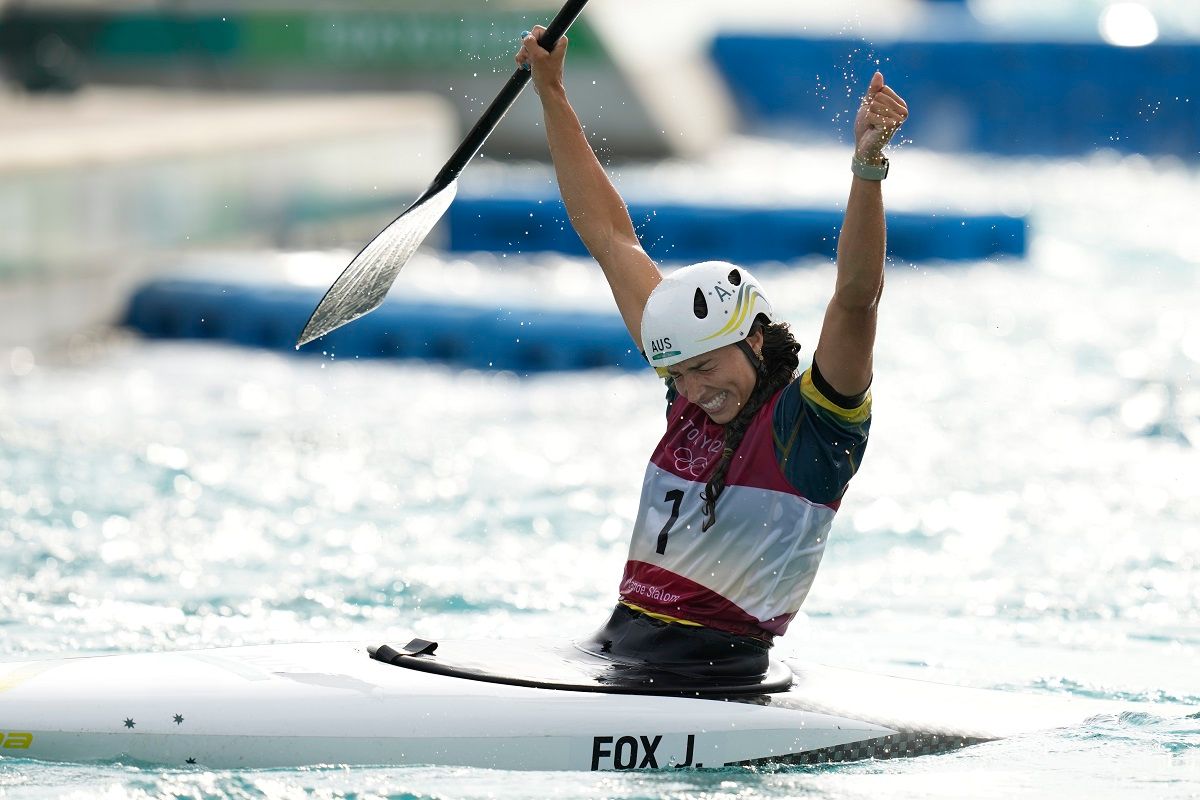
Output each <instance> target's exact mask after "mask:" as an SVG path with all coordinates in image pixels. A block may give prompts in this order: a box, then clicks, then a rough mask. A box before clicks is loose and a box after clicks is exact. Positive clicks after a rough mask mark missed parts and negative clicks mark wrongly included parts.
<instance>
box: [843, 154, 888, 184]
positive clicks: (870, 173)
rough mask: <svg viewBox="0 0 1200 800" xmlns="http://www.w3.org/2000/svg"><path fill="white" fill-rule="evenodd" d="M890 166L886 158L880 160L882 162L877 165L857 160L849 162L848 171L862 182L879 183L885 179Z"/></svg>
mask: <svg viewBox="0 0 1200 800" xmlns="http://www.w3.org/2000/svg"><path fill="white" fill-rule="evenodd" d="M890 166H891V165H890V164H889V163H888V160H887V159H886V158H884V159H882V162H881V163H879V164H868V163H867V162H865V161H859V160H858V159H857V158H854V159H851V161H850V171H851V172H853V173H854V174H855V175H857V176H858V177H860V178H862V179H863V180H868V181H881V180H883V179H884V178H886V177H887V174H888V168H889V167H890Z"/></svg>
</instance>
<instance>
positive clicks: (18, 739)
mask: <svg viewBox="0 0 1200 800" xmlns="http://www.w3.org/2000/svg"><path fill="white" fill-rule="evenodd" d="M31 744H33V734H32V733H26V732H24V731H8V732H7V733H6V732H4V731H0V747H2V748H4V749H5V750H28V749H29V746H30V745H31Z"/></svg>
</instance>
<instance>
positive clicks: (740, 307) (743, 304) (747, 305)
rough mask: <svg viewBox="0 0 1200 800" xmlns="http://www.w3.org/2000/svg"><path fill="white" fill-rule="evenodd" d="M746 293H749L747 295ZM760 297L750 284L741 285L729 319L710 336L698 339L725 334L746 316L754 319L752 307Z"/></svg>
mask: <svg viewBox="0 0 1200 800" xmlns="http://www.w3.org/2000/svg"><path fill="white" fill-rule="evenodd" d="M747 295H749V296H748V297H747ZM760 297H762V295H761V294H759V293H758V292H757V291H755V290H754V289H753V288H752V287H750V286H743V287H742V288H741V290H740V291H739V292H738V299H737V302H736V303H735V304H734V307H733V314H732V315H730V317H729V321H728V322H726V323H725V326H724V327H723V328H721V330H719V331H717V332H716V333H714V334H713V335H712V336H705V337H704V338H703V339H701V340H700V341H702V342H707V341H708V340H709V339H716V338H717V337H718V336H725V335H727V334H729V333H732V332H733V331H736V330H737V329H739V328H741V327H742V325H744V324H745V322H746V318H747V317H749V318H750V319H754V314H753V313H752V312H753V311H754V308H755V307H756V306H757V305H758V299H759V298H760Z"/></svg>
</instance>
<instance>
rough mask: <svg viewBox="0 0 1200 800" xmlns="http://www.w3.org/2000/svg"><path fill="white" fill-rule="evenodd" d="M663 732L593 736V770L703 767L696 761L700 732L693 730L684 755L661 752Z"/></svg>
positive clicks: (688, 738)
mask: <svg viewBox="0 0 1200 800" xmlns="http://www.w3.org/2000/svg"><path fill="white" fill-rule="evenodd" d="M662 743H663V734H658V735H657V736H642V735H640V734H638V735H626V736H593V737H592V771H596V770H602V769H661V768H663V767H670V766H673V767H675V768H676V769H683V768H684V767H702V766H704V765H703V764H700V763H695V764H693V763H692V760H693V759H694V758H695V755H696V735H695V734H694V733H689V734H688V735H687V741H686V743H685V744H684V747H683V750H684V753H683V756H682V758H681V757H679V756H678V755H676V754H674V753H672V754H670V755H667V754H665V753H664V754H662V755H660V754H659V746H660V745H661V744H662Z"/></svg>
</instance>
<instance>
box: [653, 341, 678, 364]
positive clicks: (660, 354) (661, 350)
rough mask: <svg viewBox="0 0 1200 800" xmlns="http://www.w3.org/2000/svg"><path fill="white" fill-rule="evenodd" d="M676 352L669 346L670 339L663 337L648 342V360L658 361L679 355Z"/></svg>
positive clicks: (672, 346)
mask: <svg viewBox="0 0 1200 800" xmlns="http://www.w3.org/2000/svg"><path fill="white" fill-rule="evenodd" d="M679 352H680V351H678V350H676V349H675V348H674V345H672V344H671V337H670V336H664V337H663V338H661V339H652V340H651V341H650V360H651V361H658V360H660V359H663V358H670V357H671V356H677V355H679Z"/></svg>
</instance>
